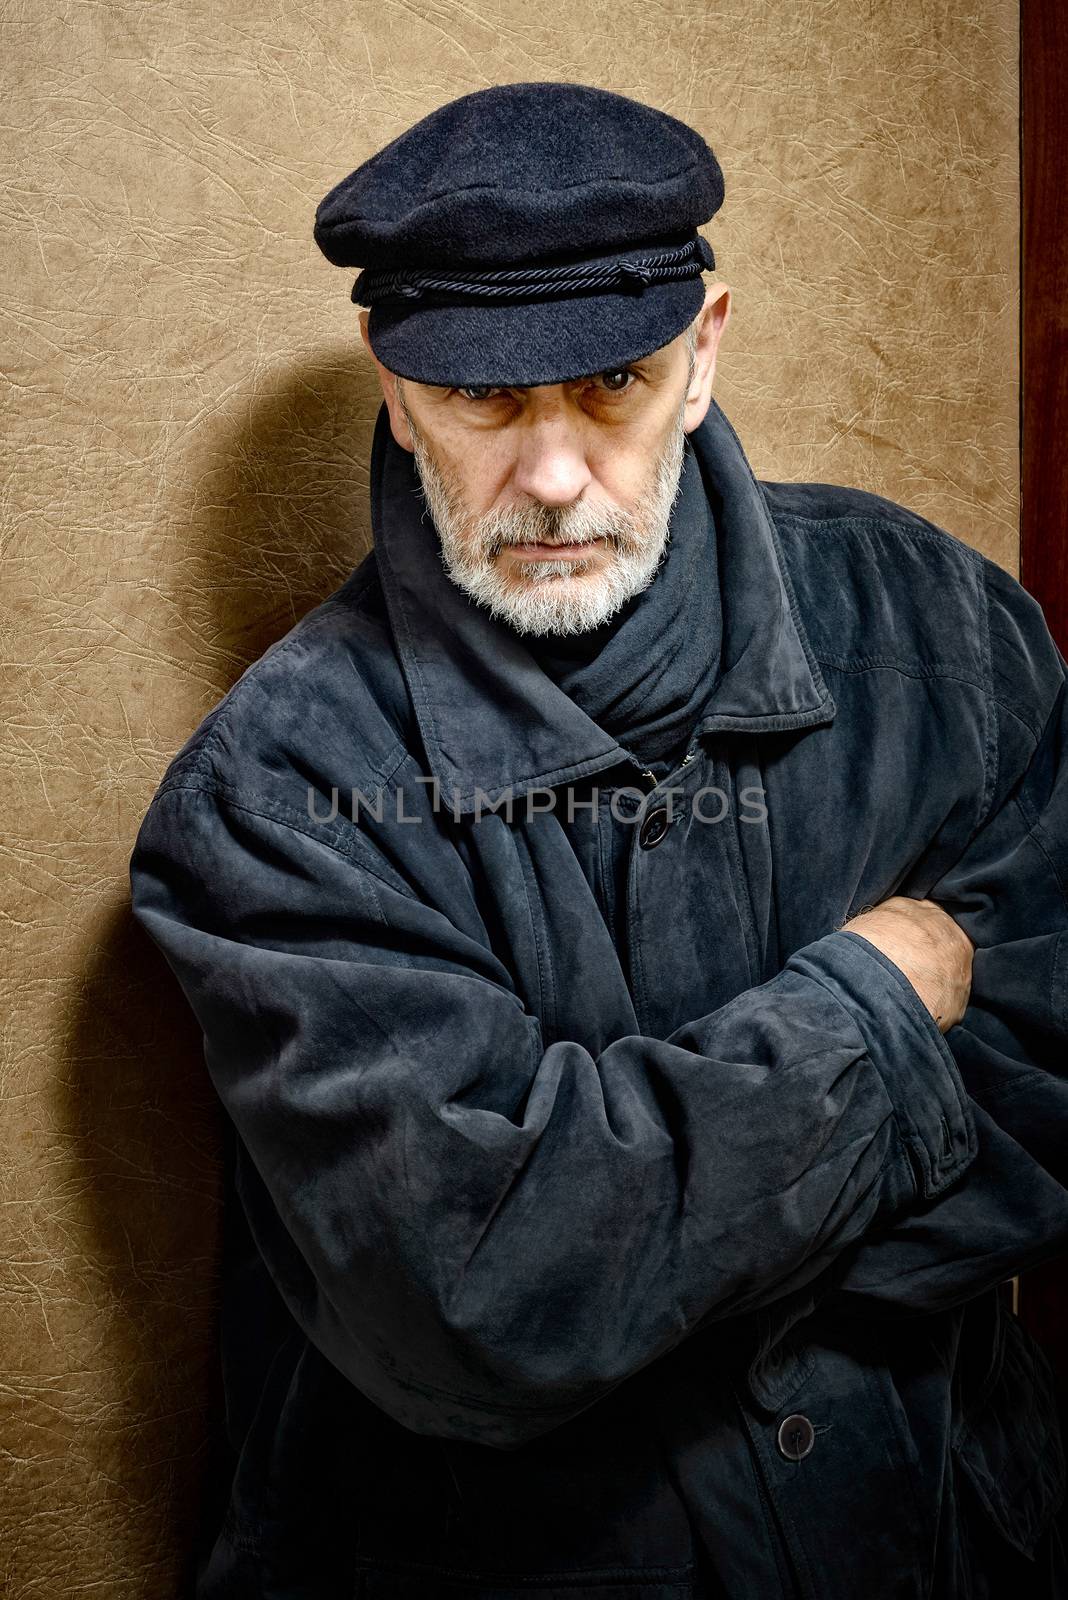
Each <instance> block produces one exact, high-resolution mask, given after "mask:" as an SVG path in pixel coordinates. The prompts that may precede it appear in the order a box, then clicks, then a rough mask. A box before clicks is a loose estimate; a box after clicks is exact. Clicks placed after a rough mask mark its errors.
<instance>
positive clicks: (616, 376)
mask: <svg viewBox="0 0 1068 1600" xmlns="http://www.w3.org/2000/svg"><path fill="white" fill-rule="evenodd" d="M635 377H636V375H635V373H633V372H632V371H631V369H630V368H629V367H612V368H611V369H610V371H608V372H602V373H601V374H600V379H599V381H600V382H601V383H603V384H604V385H605V387H606V388H607V390H608V392H609V394H626V392H627V390H628V389H629V388H631V387H632V383H631V380H632V379H635ZM620 380H622V381H620Z"/></svg>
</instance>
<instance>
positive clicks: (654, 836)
mask: <svg viewBox="0 0 1068 1600" xmlns="http://www.w3.org/2000/svg"><path fill="white" fill-rule="evenodd" d="M668 827H669V823H668V814H667V807H666V806H657V808H656V810H655V811H650V813H649V815H648V816H647V817H646V819H645V821H644V822H643V823H642V825H641V827H640V828H639V829H638V843H639V844H640V845H641V847H642V849H643V850H651V849H652V848H653V845H654V844H659V843H660V841H661V839H662V838H663V837H664V835H665V833H667V831H668Z"/></svg>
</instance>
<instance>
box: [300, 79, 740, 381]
mask: <svg viewBox="0 0 1068 1600" xmlns="http://www.w3.org/2000/svg"><path fill="white" fill-rule="evenodd" d="M722 203H723V174H722V172H721V171H720V166H719V163H718V161H717V160H716V158H715V156H714V155H713V153H712V151H711V150H710V148H709V147H708V145H707V144H706V143H705V141H704V140H703V139H702V138H701V136H700V135H699V134H698V133H696V132H695V131H694V130H693V129H692V128H690V127H688V126H687V124H686V123H684V122H680V121H678V120H677V119H676V118H675V117H670V116H667V115H666V114H665V113H664V112H662V111H657V110H655V109H654V108H653V107H652V106H647V105H643V104H642V102H641V101H638V100H630V99H628V98H626V97H625V96H624V95H619V94H612V93H610V92H609V91H607V90H605V89H595V88H592V87H590V86H589V85H586V84H581V83H512V84H503V85H499V86H496V87H494V88H491V89H481V90H478V91H477V92H476V93H474V94H467V95H463V96H462V97H461V98H460V99H458V100H453V101H450V102H449V103H448V104H447V105H444V106H440V107H439V108H438V110H436V111H433V112H431V113H430V115H429V116H427V117H424V118H423V119H422V121H420V122H417V123H415V124H414V126H412V127H411V128H409V129H408V130H407V131H406V132H405V133H402V134H401V135H400V136H399V137H398V138H396V139H394V140H393V141H392V142H391V143H390V144H388V145H386V146H385V147H384V148H383V149H382V150H379V151H378V152H377V154H375V155H373V156H372V157H371V158H370V159H369V160H368V161H365V162H364V163H363V165H362V166H360V167H357V168H356V170H355V172H352V173H350V174H349V176H348V177H347V178H344V179H343V180H342V181H341V183H339V184H337V185H336V187H335V188H333V189H331V190H330V193H329V194H327V195H326V196H325V198H324V199H323V200H322V201H321V202H320V204H319V207H318V209H317V211H316V216H315V240H316V243H317V244H318V246H319V248H320V249H321V250H322V252H323V254H324V255H325V256H326V257H327V259H328V260H330V261H332V262H334V263H335V265H337V266H340V267H361V268H362V269H363V270H362V271H361V273H360V276H359V277H358V278H357V280H356V283H355V286H354V288H353V291H352V298H353V300H354V301H356V303H357V304H358V305H363V306H369V307H370V308H371V316H370V322H369V325H368V336H369V338H370V341H371V346H372V349H373V350H374V352H375V354H376V356H377V357H378V359H379V360H380V361H381V362H382V365H383V366H384V367H387V368H388V369H389V370H390V371H392V372H395V373H397V374H399V376H401V377H403V378H410V379H412V380H413V381H414V382H417V383H428V384H437V385H448V386H453V385H465V386H467V385H476V384H494V385H514V386H523V387H525V386H527V385H530V384H542V383H566V382H569V381H571V380H572V379H574V378H581V377H586V376H588V375H590V374H592V373H597V372H605V371H609V370H610V369H612V368H613V367H618V366H625V365H626V364H627V363H628V362H631V361H638V360H640V359H641V358H642V357H643V356H646V355H649V354H650V353H651V352H652V351H653V350H658V349H659V348H660V347H661V345H665V344H668V343H669V342H670V341H671V340H672V339H676V338H678V336H679V334H681V333H682V332H683V330H684V329H685V328H686V327H688V326H689V324H690V323H691V322H692V321H693V320H694V318H695V317H696V316H697V313H698V312H699V311H700V309H701V306H702V304H703V302H704V286H703V284H702V282H701V274H702V272H704V271H706V270H708V269H710V268H712V267H714V266H715V257H714V255H713V253H712V250H711V247H710V246H709V244H708V243H707V241H706V240H705V239H703V238H702V237H701V236H700V235H699V234H698V233H697V228H698V227H699V226H700V224H702V223H704V222H707V221H708V220H709V218H710V217H712V216H713V215H714V214H715V212H716V211H718V209H719V207H720V206H721V205H722Z"/></svg>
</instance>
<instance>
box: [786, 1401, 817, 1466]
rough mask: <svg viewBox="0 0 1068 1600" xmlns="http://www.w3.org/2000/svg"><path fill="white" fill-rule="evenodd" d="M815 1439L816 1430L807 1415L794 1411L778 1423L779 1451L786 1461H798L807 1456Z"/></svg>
mask: <svg viewBox="0 0 1068 1600" xmlns="http://www.w3.org/2000/svg"><path fill="white" fill-rule="evenodd" d="M815 1439H816V1430H815V1429H814V1428H813V1426H812V1424H811V1422H810V1421H809V1420H808V1418H807V1417H803V1416H801V1414H800V1412H795V1413H794V1415H793V1416H789V1417H785V1418H784V1419H783V1421H782V1422H780V1423H779V1437H778V1444H779V1451H780V1453H781V1454H782V1455H784V1456H785V1457H786V1459H787V1461H800V1460H802V1459H803V1457H805V1456H807V1455H808V1453H809V1451H810V1450H811V1449H812V1446H813V1444H814V1443H815Z"/></svg>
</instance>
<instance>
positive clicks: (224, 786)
mask: <svg viewBox="0 0 1068 1600" xmlns="http://www.w3.org/2000/svg"><path fill="white" fill-rule="evenodd" d="M410 717H411V708H410V703H409V700H408V697H407V695H406V693H405V689H404V680H403V674H402V672H401V668H400V663H399V661H398V659H397V656H396V652H395V650H394V647H393V641H392V634H391V632H390V629H389V625H388V620H387V617H386V612H385V606H384V602H383V596H382V591H381V584H380V581H379V577H378V571H377V564H376V562H375V559H374V552H373V551H372V552H371V554H370V555H369V556H368V557H367V558H366V559H365V560H364V561H363V562H362V563H361V564H360V566H359V567H357V568H356V570H355V571H354V572H353V573H352V574H351V575H350V577H349V578H348V579H347V580H346V581H345V583H343V584H342V585H341V587H340V588H339V589H337V590H335V592H334V593H333V594H331V595H330V596H328V597H327V599H325V600H324V601H322V602H321V603H320V604H319V605H317V606H315V607H314V608H313V609H312V610H311V611H308V612H307V613H306V614H305V615H304V616H303V617H301V618H300V620H299V621H298V622H297V623H296V624H295V625H294V626H293V627H292V628H291V629H290V630H289V632H288V633H286V634H285V635H283V637H282V638H280V639H278V640H276V642H275V643H274V644H273V645H271V647H270V648H269V649H268V650H266V651H265V652H264V653H263V655H261V656H260V657H259V658H258V659H257V660H256V661H254V662H252V663H251V665H250V666H248V667H247V668H246V669H245V671H244V672H243V673H242V674H241V676H240V677H239V678H238V680H237V681H236V683H235V684H234V685H233V687H232V688H231V689H230V690H229V691H228V692H227V693H226V694H225V695H223V696H222V698H221V699H220V700H219V701H218V702H217V703H216V704H215V705H214V706H213V707H212V709H211V710H210V711H209V712H208V714H207V715H206V716H205V717H204V718H203V720H202V721H201V722H200V724H199V725H198V727H196V728H195V729H194V730H193V732H192V733H191V734H190V736H189V738H188V739H187V740H186V741H185V743H184V744H183V745H182V747H181V749H180V750H179V751H178V752H177V754H176V755H175V756H174V757H173V759H172V760H171V761H170V763H169V765H168V766H167V768H166V770H165V772H164V774H163V777H162V778H161V780H160V784H159V786H158V789H157V796H158V795H159V794H161V793H163V792H166V791H169V790H171V789H173V788H176V787H184V788H197V789H201V790H208V791H211V792H214V793H215V794H216V795H218V796H219V798H221V799H231V800H236V801H240V802H241V803H242V804H244V805H247V806H251V807H255V808H258V809H261V810H262V811H263V814H264V815H273V816H277V817H278V818H279V820H285V819H287V817H293V818H299V817H300V816H301V815H303V814H304V812H306V810H307V803H308V802H307V794H308V791H309V789H313V790H315V791H316V792H317V793H319V794H323V793H326V794H329V792H330V790H331V788H332V787H335V786H336V787H340V788H343V789H344V790H345V791H346V792H347V791H348V790H350V789H351V788H353V787H354V786H355V787H357V788H367V787H368V786H372V787H373V786H374V785H375V784H376V783H378V782H382V781H384V779H385V777H386V775H387V774H388V771H389V768H390V765H391V764H392V765H394V766H395V765H396V764H398V763H399V762H400V761H401V760H402V759H404V756H405V755H406V753H407V749H408V744H409V740H410V729H409V726H408V724H409V721H410Z"/></svg>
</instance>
